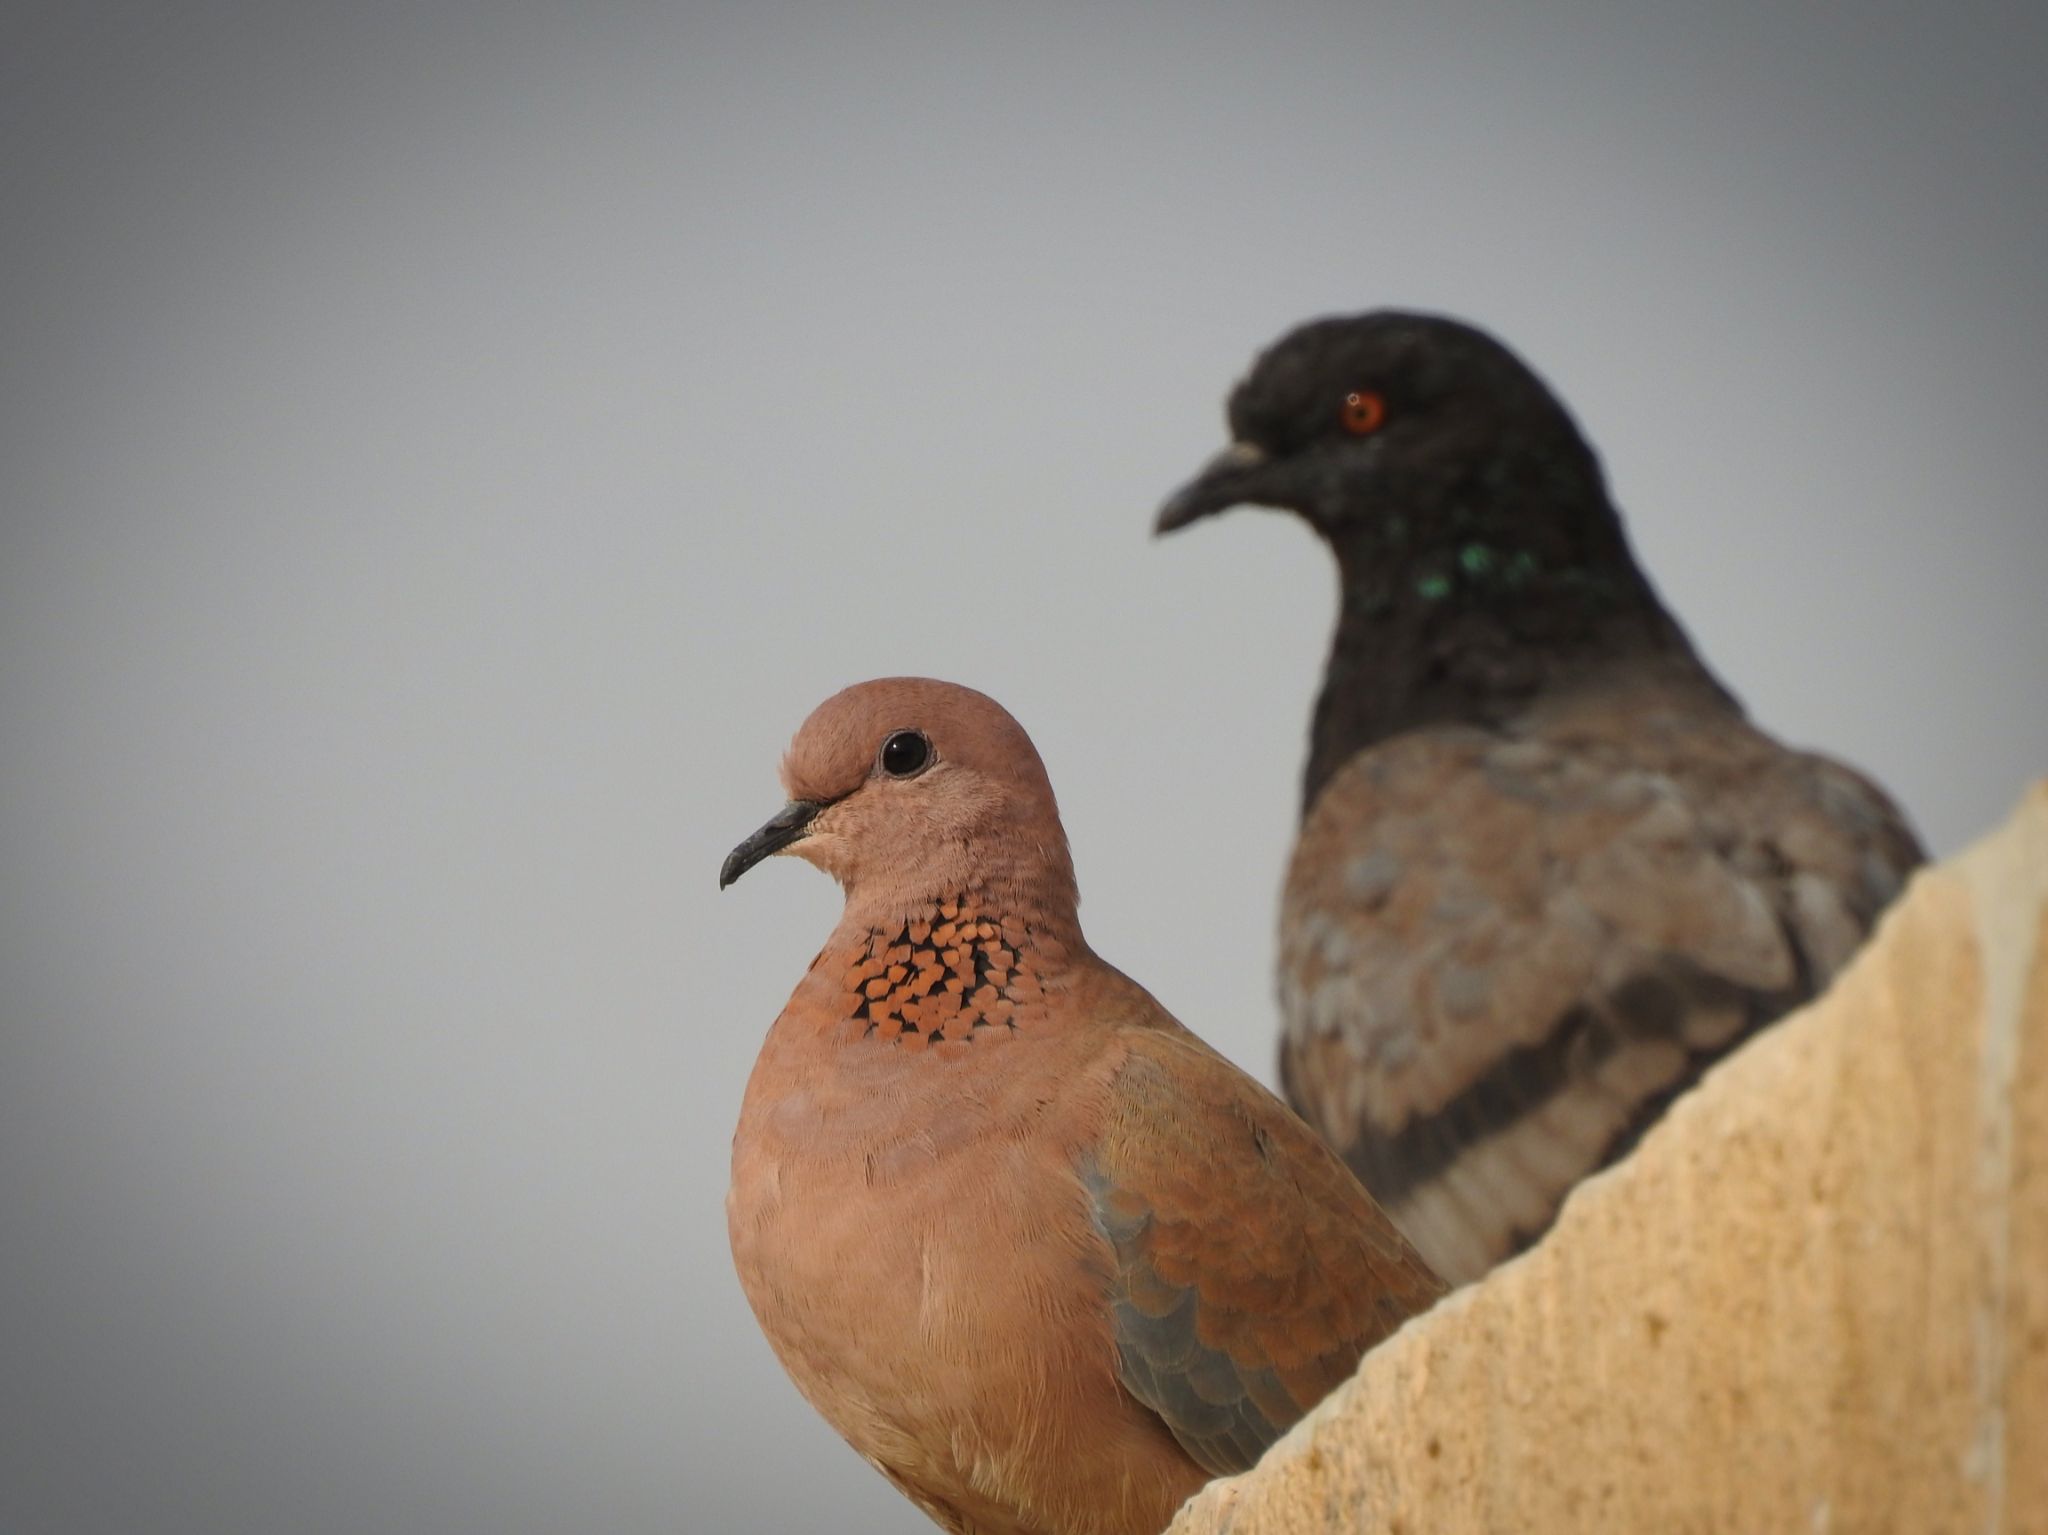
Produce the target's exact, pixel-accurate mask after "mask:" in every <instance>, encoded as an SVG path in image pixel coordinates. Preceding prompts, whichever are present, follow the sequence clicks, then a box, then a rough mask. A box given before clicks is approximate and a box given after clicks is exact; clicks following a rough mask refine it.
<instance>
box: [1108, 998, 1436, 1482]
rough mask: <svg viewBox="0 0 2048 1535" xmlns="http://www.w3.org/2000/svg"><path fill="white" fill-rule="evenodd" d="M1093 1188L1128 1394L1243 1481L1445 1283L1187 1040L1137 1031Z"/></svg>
mask: <svg viewBox="0 0 2048 1535" xmlns="http://www.w3.org/2000/svg"><path fill="white" fill-rule="evenodd" d="M1081 1173H1082V1178H1083V1181H1084V1183H1085V1184H1086V1187H1087V1189H1088V1193H1089V1196H1090V1198H1091V1200H1092V1202H1093V1211H1094V1216H1095V1221H1096V1224H1097V1227H1098V1229H1099V1230H1100V1231H1101V1233H1102V1234H1103V1236H1104V1237H1105V1238H1106V1239H1107V1240H1108V1242H1109V1244H1110V1246H1111V1248H1112V1249H1113V1251H1114V1254H1115V1272H1114V1275H1113V1279H1112V1285H1111V1297H1110V1307H1111V1321H1112V1328H1113V1331H1114V1335H1115V1339H1116V1348H1117V1362H1118V1373H1119V1376H1120V1378H1121V1379H1122V1381H1123V1383H1124V1386H1125V1388H1126V1389H1127V1390H1129V1391H1130V1392H1131V1394H1132V1395H1133V1396H1135V1397H1136V1398H1137V1399H1138V1400H1139V1401H1141V1402H1143V1403H1144V1404H1145V1405H1146V1406H1147V1407H1149V1408H1150V1409H1151V1410H1152V1411H1153V1412H1155V1413H1157V1414H1158V1415H1159V1416H1160V1418H1162V1419H1163V1420H1164V1421H1165V1423H1166V1425H1167V1427H1168V1428H1169V1429H1171V1431H1172V1433H1173V1436H1174V1438H1175V1439H1176V1440H1178V1441H1179V1442H1180V1444H1181V1447H1182V1448H1183V1449H1185V1450H1186V1451H1187V1453H1188V1454H1189V1455H1190V1456H1192V1457H1193V1458H1194V1459H1195V1460H1196V1461H1197V1462H1199V1463H1200V1464H1201V1465H1202V1466H1203V1467H1204V1468H1205V1469H1206V1470H1208V1471H1209V1472H1210V1473H1212V1474H1214V1475H1224V1474H1227V1473H1231V1472H1236V1471H1242V1470H1244V1469H1245V1468H1246V1467H1247V1466H1249V1465H1251V1464H1252V1463H1253V1462H1254V1461H1255V1460H1257V1459H1258V1457H1259V1455H1260V1453H1261V1452H1262V1451H1263V1450H1264V1449H1265V1448H1266V1446H1267V1445H1269V1444H1271V1443H1272V1442H1273V1441H1274V1440H1275V1439H1277V1438H1278V1437H1279V1436H1280V1435H1281V1434H1282V1433H1284V1432H1285V1431H1286V1430H1287V1428H1288V1427H1289V1426H1290V1425H1291V1424H1293V1423H1294V1422H1295V1421H1296V1420H1297V1419H1298V1418H1300V1417H1301V1415H1302V1414H1303V1413H1305V1412H1306V1411H1307V1410H1308V1409H1309V1408H1310V1407H1312V1406H1314V1405H1315V1404H1316V1402H1318V1401H1319V1400H1321V1399H1322V1397H1323V1396H1325V1395H1326V1394H1327V1393H1328V1392H1329V1390H1330V1389H1331V1388H1332V1387H1333V1386H1335V1385H1336V1384H1337V1383H1338V1382H1340V1381H1342V1380H1344V1379H1345V1378H1347V1377H1348V1376H1349V1375H1350V1374H1351V1373H1352V1371H1353V1370H1354V1369H1355V1368H1356V1367H1357V1364H1358V1360H1359V1357H1360V1356H1361V1355H1362V1354H1363V1353H1364V1352H1365V1350H1366V1349H1368V1348H1370V1347H1371V1346H1372V1345H1373V1344H1374V1343H1376V1342H1378V1341H1379V1340H1380V1339H1381V1338H1383V1337H1385V1336H1386V1335H1387V1334H1389V1333H1391V1332H1392V1331H1393V1330H1394V1329H1395V1328H1396V1327H1398V1326H1399V1325H1400V1324H1401V1323H1402V1322H1403V1321H1405V1320H1406V1319H1407V1318H1408V1317H1410V1316H1413V1315H1414V1314H1416V1313H1417V1312H1419V1311H1422V1310H1423V1309H1425V1308H1426V1307H1428V1306H1429V1305H1430V1304H1431V1303H1432V1302H1433V1301H1434V1300H1435V1299H1436V1298H1437V1296H1438V1295H1440V1294H1441V1293H1442V1289H1443V1287H1442V1285H1441V1284H1440V1283H1439V1282H1438V1281H1437V1279H1436V1277H1435V1276H1434V1275H1433V1274H1431V1273H1430V1272H1429V1271H1428V1269H1426V1268H1425V1267H1424V1266H1423V1264H1422V1261H1421V1259H1420V1258H1419V1257H1417V1256H1416V1254H1415V1252H1414V1250H1413V1249H1412V1248H1411V1247H1410V1246H1409V1245H1408V1243H1407V1242H1406V1241H1404V1240H1403V1239H1402V1238H1401V1236H1400V1234H1399V1233H1398V1232H1397V1231H1396V1230H1395V1229H1394V1228H1393V1225H1392V1224H1391V1222H1389V1221H1388V1219H1387V1217H1386V1216H1385V1214H1383V1213H1382V1212H1381V1211H1380V1210H1379V1208H1378V1207H1377V1206H1376V1205H1374V1204H1373V1202H1372V1200H1371V1198H1370V1197H1369V1196H1368V1195H1367V1194H1366V1192H1365V1191H1364V1189H1362V1188H1361V1187H1360V1186H1359V1184H1358V1180H1357V1179H1356V1178H1355V1177H1353V1176H1352V1174H1351V1173H1350V1172H1349V1171H1348V1170H1347V1169H1346V1168H1345V1167H1344V1166H1343V1164H1342V1163H1341V1162H1339V1161H1338V1160H1337V1158H1336V1157H1335V1156H1334V1155H1332V1154H1331V1152H1330V1151H1329V1149H1328V1147H1327V1146H1325V1145H1324V1144H1323V1143H1322V1142H1321V1141H1320V1140H1318V1139H1317V1138H1316V1136H1315V1135H1314V1133H1313V1132H1311V1131H1310V1130H1309V1128H1308V1127H1307V1126H1306V1125H1304V1124H1303V1123H1302V1122H1301V1121H1300V1120H1299V1119H1297V1118H1296V1117H1295V1116H1294V1115H1293V1114H1292V1113H1290V1112H1289V1111H1288V1110H1287V1108H1286V1106H1285V1105H1283V1104H1282V1103H1281V1102H1280V1101H1279V1100H1278V1099H1276V1098H1274V1097H1273V1096H1272V1095H1271V1094H1270V1093H1268V1092H1266V1091H1265V1090H1264V1089H1263V1088H1261V1087H1259V1086H1258V1085H1257V1084H1256V1083H1254V1082H1252V1081H1251V1080H1250V1079H1249V1078H1247V1077H1245V1076H1244V1075H1243V1073H1241V1072H1239V1071H1238V1070H1237V1069H1236V1068H1235V1067H1233V1066H1231V1065H1229V1064H1228V1063H1227V1062H1225V1061H1224V1060H1223V1059H1222V1058H1221V1057H1219V1056H1217V1055H1216V1054H1215V1053H1214V1052H1213V1051H1211V1050H1210V1049H1209V1048H1208V1047H1207V1046H1205V1045H1203V1044H1202V1043H1201V1042H1200V1041H1198V1040H1196V1039H1194V1038H1193V1037H1192V1036H1189V1035H1187V1034H1184V1033H1181V1032H1179V1031H1178V1030H1173V1031H1164V1032H1136V1031H1134V1032H1133V1034H1132V1036H1131V1048H1130V1054H1129V1057H1128V1059H1127V1060H1126V1062H1125V1064H1124V1065H1123V1067H1122V1069H1121V1070H1120V1071H1119V1072H1118V1074H1117V1076H1116V1079H1115V1082H1114V1086H1113V1090H1112V1099H1111V1105H1110V1110H1109V1115H1108V1118H1107V1121H1106V1123H1105V1126H1104V1130H1103V1133H1102V1135H1101V1137H1100V1139H1099V1140H1098V1142H1097V1143H1096V1144H1095V1145H1094V1146H1093V1147H1092V1148H1090V1150H1089V1152H1088V1154H1087V1155H1086V1156H1085V1157H1084V1159H1083V1161H1082V1165H1081Z"/></svg>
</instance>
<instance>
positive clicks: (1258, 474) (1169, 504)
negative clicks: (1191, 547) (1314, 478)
mask: <svg viewBox="0 0 2048 1535" xmlns="http://www.w3.org/2000/svg"><path fill="white" fill-rule="evenodd" d="M1271 463H1272V458H1271V457H1270V456H1269V455H1268V454H1267V452H1266V450H1265V449H1264V448H1261V447H1259V446H1257V445H1256V444H1254V443H1249V442H1233V443H1232V444H1231V445H1230V446H1229V447H1227V448H1225V449H1224V450H1223V451H1222V452H1221V453H1219V454H1217V455H1216V456H1215V457H1214V458H1212V459H1210V460H1209V462H1208V463H1206V464H1204V465H1203V466H1202V472H1201V473H1200V474H1198V475H1196V476H1195V477H1194V478H1193V479H1192V480H1189V481H1188V482H1187V484H1185V485H1183V486H1181V488H1180V489H1179V490H1177V491H1175V492H1174V493H1173V494H1172V495H1171V496H1169V497H1168V498H1167V501H1166V504H1165V505H1164V506H1162V507H1160V508H1159V516H1158V519H1157V520H1156V521H1155V522H1154V523H1153V524H1152V531H1153V532H1155V533H1171V532H1173V531H1174V530H1175V529H1177V528H1184V527H1186V526H1187V525H1188V524H1189V523H1191V522H1193V521H1194V520H1195V519H1196V518H1198V517H1207V516H1208V515H1209V514H1210V513H1211V512H1221V511H1225V510H1227V509H1228V508H1230V507H1233V506H1238V505H1241V504H1243V503H1244V502H1247V501H1260V500H1263V499H1264V498H1263V497H1262V496H1261V494H1260V492H1261V490H1262V489H1263V484H1262V481H1263V480H1264V478H1265V476H1264V474H1263V473H1262V471H1264V470H1265V469H1266V468H1267V466H1268V465H1270V464H1271Z"/></svg>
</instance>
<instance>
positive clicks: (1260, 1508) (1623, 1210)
mask: <svg viewBox="0 0 2048 1535" xmlns="http://www.w3.org/2000/svg"><path fill="white" fill-rule="evenodd" d="M1320 1530H1344V1531H1374V1532H1388V1535H1393V1532H1410V1535H1420V1532H1425V1531H1427V1532H1431V1535H1448V1532H1457V1531H1520V1530H1528V1531H1563V1530H1572V1531H1582V1530H1626V1531H1660V1532H1663V1531H1671V1532H1681V1531H1743V1532H1748V1531H1780V1530H1785V1531H1804V1532H1814V1535H1839V1532H1846V1531H1864V1530H1885V1531H1892V1530H1896V1531H1911V1532H1922V1531H1926V1532H1938V1531H1969V1532H1974V1535H1990V1532H2043V1535H2048V783H2044V784H2041V785H2038V786H2036V788H2035V789H2034V790H2033V791H2032V792H2031V793H2030V794H2029V795H2028V796H2027V798H2026V800H2025V801H2024V802H2023V803H2022V804H2021V806H2020V808H2019V810H2018V811H2017V812H2016V813H2015V814H2014V816H2013V818H2012V819H2011V821H2009V822H2008V823H2007V824H2006V825H2005V826H2004V827H2003V828H2002V829H2001V830H1999V831H1998V832H1997V833H1995V834H1994V835H1992V836H1991V837H1988V838H1986V839H1985V840H1984V841H1983V842H1981V843H1979V844H1978V845H1977V846H1975V847H1973V848H1972V849H1970V850H1969V851H1968V852H1966V853H1963V854H1962V855H1960V856H1959V857H1957V858H1954V859H1951V860H1950V861H1949V862H1947V863H1945V864H1942V865H1940V866H1939V867H1937V868H1934V869H1931V870H1928V871H1927V872H1925V873H1923V874H1922V875H1921V876H1920V877H1919V878H1918V879H1916V880H1915V881H1914V883H1913V885H1912V888H1911V889H1910V890H1909V891H1908V893H1907V894H1906V896H1905V898H1904V899H1903V900H1902V901H1901V902H1900V903H1899V904H1898V905H1897V906H1896V907H1895V908H1894V909H1893V911H1892V912H1891V913H1890V914H1889V915H1888V916H1887V917H1886V919H1885V920H1884V922H1883V924H1882V925H1881V927H1880V929H1879V931H1878V933H1877V935H1876V936H1875V938H1874V939H1873V941H1872V942H1871V944H1870V945H1869V946H1868V947H1867V948H1866V949H1865V951H1864V952H1863V954H1862V955H1861V956H1860V957H1859V958H1858V959H1857V961H1856V962H1855V963H1854V964H1853V965H1852V966H1851V968H1850V969H1849V970H1848V971H1847V972H1845V973H1844V974H1843V975H1842V976H1841V978H1840V979H1839V980H1838V981H1837V983H1836V984H1835V986H1834V987H1833V988H1832V989H1831V990H1830V991H1829V992H1828V993H1827V995H1826V996H1824V997H1822V998H1821V999H1820V1000H1819V1001H1817V1002H1816V1003H1814V1004H1813V1005H1812V1006H1811V1007H1809V1008H1806V1009H1805V1010H1804V1011H1802V1012H1800V1013H1799V1014H1797V1015H1795V1016H1794V1017H1792V1018H1790V1019H1788V1020H1786V1021H1785V1022H1784V1023H1783V1024H1782V1025H1780V1026H1779V1027H1777V1028H1775V1029H1772V1030H1769V1031H1767V1032H1766V1033H1765V1034H1764V1035H1762V1036H1761V1037H1760V1038H1758V1039H1757V1040H1755V1041H1754V1042H1752V1043H1751V1044H1750V1045H1749V1046H1747V1047H1746V1048H1744V1049H1743V1050H1742V1051H1740V1052H1739V1053H1738V1054H1736V1055H1735V1056H1733V1057H1731V1058H1730V1059H1729V1060H1728V1061H1727V1062H1726V1063H1724V1064H1723V1065H1722V1066H1721V1067H1720V1068H1718V1069H1717V1070H1715V1071H1714V1072H1713V1073H1712V1074H1711V1075H1710V1076H1709V1077H1708V1078H1707V1080H1706V1081H1705V1082H1704V1083H1703V1084H1702V1085H1701V1087H1700V1088H1699V1090H1698V1091H1696V1092H1694V1093H1692V1094H1691V1095H1689V1096H1688V1097H1687V1098H1685V1099H1684V1100H1682V1101H1681V1102H1680V1103H1679V1104H1678V1105H1677V1106H1676V1107H1675V1108H1674V1109H1673V1111H1672V1112H1671V1114H1670V1115H1669V1116H1668V1117H1667V1118H1666V1119H1665V1121H1664V1122H1663V1123H1662V1124H1661V1125H1659V1126H1658V1127H1657V1129H1655V1130H1654V1131H1653V1132H1652V1133H1651V1134H1650V1135H1649V1136H1647V1137H1646V1138H1645V1139H1644V1141H1643V1144H1642V1145H1641V1146H1640V1147H1639V1148H1638V1149H1637V1151H1636V1153H1635V1155H1633V1156H1632V1157H1630V1158H1629V1159H1628V1160H1627V1161H1626V1162H1624V1163H1622V1164H1621V1165H1619V1166H1617V1167H1615V1168H1613V1169H1611V1170H1610V1171H1608V1172H1607V1173H1604V1174H1602V1175H1601V1176H1600V1177H1598V1178H1595V1179H1593V1180H1591V1181H1590V1182H1588V1183H1587V1184H1585V1185H1584V1186H1582V1187H1581V1188H1580V1189H1579V1190H1578V1192H1577V1193H1575V1194H1574V1195H1573V1197H1572V1199H1571V1201H1570V1202H1569V1203H1568V1205H1567V1206H1566V1208H1565V1211H1564V1215H1563V1218H1562V1219H1561V1220H1560V1221H1559V1222H1558V1224H1557V1226H1556V1227H1555V1228H1554V1229H1553V1230H1552V1231H1551V1233H1550V1235H1549V1236H1548V1237H1547V1238H1546V1239H1545V1240H1544V1241H1543V1242H1542V1243H1541V1244H1539V1245H1538V1246H1537V1247H1536V1248H1535V1249H1533V1250H1532V1251H1531V1252H1529V1253H1527V1254H1525V1255H1524V1256H1523V1257H1521V1258H1520V1259H1518V1260H1516V1261H1515V1262H1513V1263H1511V1264H1509V1265H1507V1266H1506V1267H1504V1268H1502V1269H1500V1270H1497V1271H1496V1272H1495V1273H1494V1274H1492V1275H1490V1276H1489V1277H1488V1278H1486V1279H1485V1280H1483V1281H1481V1282H1480V1283H1479V1284H1477V1285H1474V1286H1471V1287H1469V1288H1467V1289H1465V1290H1463V1291H1461V1292H1459V1293H1458V1294H1456V1295H1454V1296H1452V1297H1451V1298H1450V1299H1448V1300H1446V1301H1445V1302H1444V1303H1443V1304H1442V1305H1440V1306H1438V1307H1437V1308H1436V1309H1435V1310H1434V1311H1432V1312H1431V1313H1430V1314H1429V1315H1427V1316H1425V1317H1422V1318H1419V1319H1417V1320H1416V1321H1415V1322H1412V1323H1410V1324H1409V1326H1408V1327H1407V1328H1405V1329H1404V1330H1403V1331H1402V1332H1401V1333H1400V1334H1399V1335H1398V1336H1396V1337H1395V1338H1393V1339H1392V1340H1390V1341H1389V1342H1388V1343H1387V1344H1385V1345H1384V1346H1382V1347H1381V1348H1380V1349H1378V1350H1376V1351H1375V1352H1374V1353H1373V1354H1372V1355H1371V1356H1369V1357H1368V1358H1367V1359H1366V1361H1365V1363H1364V1364H1363V1365H1362V1366H1361V1367H1360V1370H1359V1373H1358V1376H1357V1377H1356V1378H1355V1379H1354V1380H1352V1381H1351V1382H1350V1383H1349V1384H1348V1385H1346V1386H1344V1387H1342V1388H1340V1389H1339V1391H1338V1392H1337V1394H1336V1395H1335V1396H1333V1397H1332V1398H1331V1399H1330V1400H1329V1401H1327V1402H1326V1403H1324V1404H1323V1406H1322V1407H1320V1408H1318V1409H1317V1410H1316V1411H1315V1412H1314V1413H1312V1414H1311V1415H1310V1416H1309V1417H1308V1418H1307V1419H1306V1420H1305V1421H1304V1422H1302V1423H1301V1424H1300V1425H1298V1426H1297V1427H1296V1429H1295V1430H1294V1432H1293V1433H1291V1434H1289V1435H1288V1436H1287V1437H1286V1438H1285V1439H1283V1440H1282V1441H1281V1442H1280V1443H1279V1444H1277V1445H1275V1446H1274V1447H1273V1449H1272V1451H1271V1452H1270V1453H1269V1454H1268V1455H1267V1456H1266V1458H1265V1460H1264V1461H1263V1462H1261V1463H1260V1465H1258V1466H1257V1467H1255V1468H1254V1469H1253V1470H1252V1471H1250V1472H1248V1473H1246V1474H1245V1475H1244V1476H1242V1477H1237V1478H1233V1479H1230V1480H1227V1481H1221V1482H1215V1483H1212V1484H1211V1485H1210V1486H1209V1487H1208V1488H1207V1489H1206V1490H1205V1491H1204V1492H1202V1493H1201V1494H1200V1495H1199V1496H1197V1497H1196V1498H1195V1499H1194V1500H1193V1501H1192V1502H1190V1503H1189V1504H1188V1505H1187V1507H1186V1508H1185V1509H1183V1510H1182V1512H1181V1514H1180V1517H1179V1518H1178V1519H1177V1520H1176V1521H1175V1522H1174V1524H1173V1526H1172V1531H1173V1532H1174V1535H1222V1532H1225V1531H1227V1532H1229V1535H1282V1532H1285V1535H1301V1532H1306V1531H1320Z"/></svg>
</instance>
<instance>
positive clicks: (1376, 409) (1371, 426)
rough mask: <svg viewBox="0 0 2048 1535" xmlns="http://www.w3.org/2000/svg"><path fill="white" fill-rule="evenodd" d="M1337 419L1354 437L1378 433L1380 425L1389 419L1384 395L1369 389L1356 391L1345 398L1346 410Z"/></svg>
mask: <svg viewBox="0 0 2048 1535" xmlns="http://www.w3.org/2000/svg"><path fill="white" fill-rule="evenodd" d="M1337 419H1338V420H1340V421H1342V422H1343V423H1344V430H1345V431H1347V432H1349V433H1351V434H1352V435H1353V436H1354V437H1363V436H1365V435H1366V434H1367V433H1369V432H1377V431H1378V430H1379V429H1380V423H1381V422H1383V421H1385V420H1386V419H1387V402H1386V398H1385V397H1384V396H1382V395H1377V394H1374V393H1373V392H1372V391H1371V390H1369V389H1354V390H1353V391H1352V392H1351V393H1350V394H1347V395H1345V396H1344V408H1343V410H1341V411H1340V412H1338V416H1337Z"/></svg>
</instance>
